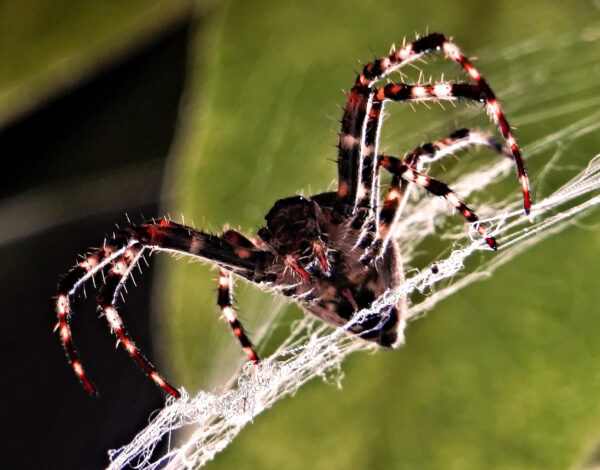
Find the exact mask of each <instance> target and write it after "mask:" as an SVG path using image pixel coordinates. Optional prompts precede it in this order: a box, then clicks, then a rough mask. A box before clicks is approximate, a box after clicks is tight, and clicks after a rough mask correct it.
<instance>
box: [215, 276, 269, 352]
mask: <svg viewBox="0 0 600 470" xmlns="http://www.w3.org/2000/svg"><path fill="white" fill-rule="evenodd" d="M231 283H232V279H231V273H229V272H227V271H225V270H223V269H221V270H219V291H218V297H217V304H218V305H219V307H220V308H221V312H223V316H224V317H225V319H226V320H227V322H228V323H229V326H231V329H232V330H233V334H234V335H235V336H236V337H237V339H238V340H239V342H240V344H241V345H242V348H243V349H244V352H245V353H246V354H247V355H248V358H249V359H250V360H251V361H252V362H254V363H255V364H258V362H259V359H258V354H256V351H255V350H254V348H253V347H252V343H250V340H249V339H248V336H247V335H246V333H245V332H244V329H243V327H242V324H241V323H240V320H239V318H238V316H237V314H236V312H235V310H234V308H233V293H232V288H231Z"/></svg>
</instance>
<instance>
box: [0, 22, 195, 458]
mask: <svg viewBox="0 0 600 470" xmlns="http://www.w3.org/2000/svg"><path fill="white" fill-rule="evenodd" d="M189 30H190V25H189V23H188V22H180V23H178V24H176V25H175V26H173V27H171V28H169V30H168V31H165V32H163V33H162V34H160V35H158V37H155V38H154V39H153V40H152V42H151V43H147V44H144V45H142V46H139V47H138V48H137V49H136V50H134V51H131V52H130V53H129V54H128V55H127V57H124V58H123V59H122V60H121V61H120V63H117V64H114V65H112V66H110V67H107V69H106V70H104V71H102V72H100V73H99V74H98V75H96V76H94V77H93V78H92V79H89V80H86V81H85V82H84V83H81V84H79V85H78V86H77V87H75V88H73V89H70V90H68V91H66V92H64V93H63V94H61V95H60V96H57V97H56V98H54V99H52V100H51V101H49V102H46V103H44V104H43V105H41V106H39V107H38V108H37V109H34V110H32V111H31V112H29V113H27V115H25V116H23V117H22V118H21V119H19V120H18V121H16V122H11V123H9V124H7V125H5V126H4V128H3V129H1V130H0V155H2V156H3V161H4V169H3V178H2V180H3V183H2V185H1V187H0V197H1V198H4V199H5V200H10V198H11V197H12V196H14V195H17V194H19V193H23V192H25V191H26V190H28V189H29V188H32V187H37V186H40V185H48V186H52V184H54V183H58V182H60V183H61V184H65V182H69V181H70V179H71V178H72V179H73V181H82V180H83V181H86V180H88V181H94V180H98V181H99V182H100V184H99V185H98V184H97V185H96V187H98V186H99V187H100V188H103V190H104V191H106V192H107V194H106V199H107V201H115V198H116V201H118V202H117V203H115V204H114V207H108V206H109V205H110V204H106V206H105V205H104V204H100V205H97V206H95V207H90V208H89V210H88V211H87V213H86V212H83V213H82V212H81V211H79V210H78V207H77V205H76V204H77V201H75V200H72V201H69V199H68V197H64V198H63V199H61V200H60V202H61V204H63V209H65V211H64V212H65V213H67V214H68V213H69V206H70V205H71V204H73V207H72V217H71V218H69V217H65V218H64V220H62V221H61V220H59V221H57V222H56V223H55V224H50V225H51V226H49V227H47V228H42V229H41V230H39V231H36V232H35V233H31V234H29V235H28V236H24V237H21V238H19V239H16V240H13V241H9V242H7V243H5V244H3V245H1V246H0V260H1V264H2V269H0V284H1V285H2V292H3V294H4V295H3V298H2V307H1V309H2V315H1V320H0V321H1V322H2V326H1V328H0V345H1V348H2V351H1V353H0V354H1V357H2V358H3V364H4V365H3V367H2V403H3V405H2V407H1V411H0V415H1V419H0V426H1V435H2V436H4V437H3V438H2V439H1V440H0V448H1V449H2V450H1V451H0V455H1V456H2V457H0V462H1V463H0V465H1V466H2V467H3V468H31V469H34V468H36V469H38V468H57V469H58V468H60V469H83V468H102V467H104V466H105V465H106V464H107V462H108V458H107V449H111V448H117V447H119V446H120V445H122V444H124V443H125V442H127V441H128V440H129V439H131V437H132V436H133V435H134V434H135V432H136V431H137V430H139V429H140V428H141V427H143V426H144V424H145V423H147V421H148V415H149V413H150V412H151V411H152V410H154V409H157V408H160V407H161V405H162V404H163V403H164V394H163V393H162V392H161V391H159V390H158V388H156V387H155V386H154V385H153V384H152V383H150V382H149V381H148V379H147V378H146V377H145V376H144V374H142V373H140V371H139V370H138V368H137V366H136V365H135V364H134V363H133V362H132V361H131V360H130V359H129V358H128V357H127V354H126V353H125V352H124V351H123V349H122V347H121V348H120V349H118V350H116V351H115V348H114V343H115V338H114V337H113V336H112V335H110V334H108V327H107V325H106V322H105V321H104V320H102V319H99V318H98V313H97V312H96V311H95V310H94V306H93V301H92V302H89V301H88V302H84V301H78V302H76V304H75V305H76V310H77V314H76V315H74V316H73V321H72V326H73V337H74V340H75V343H76V345H77V346H78V350H79V352H80V354H81V355H82V357H83V358H84V359H83V360H84V364H85V365H86V368H87V370H88V371H89V373H90V375H91V376H92V377H93V380H94V381H95V383H96V385H97V386H98V387H99V388H100V396H99V397H91V396H89V395H88V394H87V393H86V392H85V390H84V389H83V388H82V387H81V386H80V385H79V384H78V381H77V378H76V376H75V375H74V373H73V371H72V369H71V367H70V366H69V364H68V362H67V360H66V356H65V353H64V351H63V349H62V347H61V344H60V341H59V337H58V334H52V329H53V327H54V324H55V323H56V314H55V312H54V305H53V296H54V295H55V289H56V284H57V280H58V279H59V276H61V275H62V274H63V273H64V272H66V271H67V270H68V269H70V268H71V266H72V265H73V264H74V263H75V261H76V258H75V255H76V254H78V253H85V251H86V250H87V249H88V248H89V247H91V246H99V245H100V244H101V242H102V240H103V237H104V234H106V233H108V232H109V231H110V230H112V229H113V228H114V224H115V222H120V223H124V222H125V220H126V217H125V214H126V213H127V214H128V215H129V217H131V218H132V219H133V220H137V221H139V220H140V219H141V218H142V215H143V216H146V217H151V216H155V215H157V211H158V201H159V193H160V189H161V184H162V179H161V178H162V169H163V164H164V161H165V158H166V156H167V154H168V151H169V147H170V145H171V142H172V140H173V135H174V131H175V126H176V123H177V117H178V110H179V103H180V99H181V93H182V90H183V84H184V76H185V71H186V53H187V48H188V46H187V39H188V35H189ZM147 162H150V164H147ZM136 168H141V174H140V173H138V172H136ZM119 172H121V173H122V174H123V175H124V178H122V179H121V180H119V184H123V183H125V184H127V178H130V179H131V181H130V185H131V186H132V187H133V188H134V189H133V190H130V189H127V188H121V187H116V186H112V187H111V185H110V184H107V183H110V180H108V181H107V178H110V176H106V175H114V174H118V173H119ZM140 179H141V181H140ZM90 186H93V185H90ZM96 187H92V188H91V190H92V191H97V189H96ZM65 189H66V190H68V188H65ZM81 190H82V191H83V199H85V190H86V185H83V188H82V189H81ZM112 191H114V192H118V193H120V194H119V195H118V196H115V194H114V193H113V194H111V192H112ZM94 196H96V194H94ZM42 199H43V198H42ZM25 207H28V206H25ZM34 208H35V207H34ZM62 212H63V211H62V210H61V211H60V213H61V214H62ZM20 216H21V217H22V218H23V219H27V218H28V217H35V213H34V214H27V213H22V214H20ZM12 222H13V221H11V220H3V222H2V223H3V225H4V226H5V228H6V227H7V226H10V224H11V223H12ZM34 223H35V222H34ZM7 267H8V269H7ZM145 271H146V272H145V273H144V276H139V277H138V280H139V281H140V282H139V283H138V284H139V286H138V288H137V289H130V293H129V295H128V304H130V305H132V306H135V310H133V309H128V311H129V314H128V315H127V319H126V324H127V325H128V327H129V331H130V333H131V335H132V337H133V338H135V341H136V343H137V344H138V346H140V348H141V349H142V350H143V351H146V353H147V355H148V357H150V358H154V357H155V356H154V351H153V350H152V342H151V341H150V339H149V338H150V321H149V311H150V309H149V301H148V299H149V295H148V292H149V287H150V285H151V281H152V269H151V268H150V269H146V270H145ZM93 296H94V293H93V291H90V292H89V297H91V299H88V300H92V299H93Z"/></svg>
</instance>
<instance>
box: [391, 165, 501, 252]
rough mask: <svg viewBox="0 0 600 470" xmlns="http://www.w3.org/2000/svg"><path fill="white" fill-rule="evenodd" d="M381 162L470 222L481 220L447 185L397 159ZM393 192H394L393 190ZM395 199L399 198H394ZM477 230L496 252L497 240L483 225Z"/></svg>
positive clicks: (393, 172) (394, 173)
mask: <svg viewBox="0 0 600 470" xmlns="http://www.w3.org/2000/svg"><path fill="white" fill-rule="evenodd" d="M379 162H380V164H381V166H382V167H383V168H385V169H386V170H388V171H389V172H390V173H392V174H393V175H394V176H397V177H398V178H401V179H404V180H406V181H408V182H410V183H414V184H416V185H417V186H420V187H422V188H424V189H426V190H427V191H429V192H430V193H432V194H434V195H436V196H442V197H443V198H445V199H446V200H447V201H448V202H449V203H450V205H452V206H453V207H455V208H456V209H457V210H458V211H459V212H460V213H461V215H462V216H463V217H464V218H465V219H466V220H467V221H468V222H471V223H475V222H477V221H478V220H479V219H478V217H477V216H476V215H475V213H474V212H473V211H472V210H471V209H470V208H469V207H468V206H467V205H466V204H465V203H464V202H463V201H462V200H460V199H459V198H458V196H457V195H456V194H455V193H454V191H452V190H451V189H450V188H449V187H448V185H447V184H446V183H443V182H441V181H439V180H436V179H433V178H430V177H429V176H426V175H424V174H422V173H419V172H417V171H415V170H413V169H412V168H411V167H409V166H408V165H406V164H405V163H403V162H402V160H400V159H398V158H395V157H388V156H381V157H380V158H379ZM392 191H394V189H393V188H392ZM388 196H389V195H388ZM399 197H401V194H399V195H398V198H399ZM393 199H397V198H396V197H393ZM477 230H478V232H479V234H480V235H481V236H483V237H484V238H485V241H486V242H487V244H488V245H489V246H490V247H491V248H492V249H494V250H496V249H497V248H498V244H497V243H496V240H495V239H494V238H493V237H488V236H486V232H485V227H484V226H483V225H479V227H478V229H477Z"/></svg>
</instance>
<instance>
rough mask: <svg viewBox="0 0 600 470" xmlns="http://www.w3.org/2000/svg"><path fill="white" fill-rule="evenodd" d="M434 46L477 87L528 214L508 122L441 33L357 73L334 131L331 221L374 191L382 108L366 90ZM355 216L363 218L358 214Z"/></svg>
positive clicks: (525, 185) (520, 167)
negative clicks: (511, 164) (335, 157)
mask: <svg viewBox="0 0 600 470" xmlns="http://www.w3.org/2000/svg"><path fill="white" fill-rule="evenodd" d="M440 50H443V52H444V53H445V55H446V57H448V58H450V59H452V60H453V61H455V62H457V63H458V64H459V65H460V66H461V67H462V68H463V69H464V70H465V71H466V72H467V74H468V75H469V76H470V77H471V78H472V79H473V80H474V81H475V83H476V84H477V86H478V87H479V91H480V93H481V95H482V99H481V101H484V102H485V103H486V109H487V111H488V113H489V114H490V115H491V117H492V119H494V121H495V122H496V124H497V125H498V127H499V128H500V131H501V133H502V135H503V137H504V139H505V140H506V142H507V145H508V147H509V149H510V153H511V155H512V157H513V159H514V161H515V164H516V167H517V173H518V177H519V181H520V184H521V189H522V192H523V200H524V203H523V206H524V210H525V213H526V214H527V213H529V211H530V208H531V198H530V190H529V180H528V178H527V172H526V170H525V165H524V163H523V161H522V158H521V152H520V149H519V147H518V145H517V143H516V140H515V138H514V136H513V135H512V133H511V131H510V126H509V124H508V121H507V119H506V117H505V116H504V113H503V111H502V108H501V107H500V104H499V103H498V101H497V99H496V96H495V94H494V92H493V91H492V89H491V88H490V86H489V85H488V84H487V82H486V81H485V80H484V78H483V77H482V76H481V74H480V73H479V71H478V70H477V69H476V68H475V67H474V66H473V65H472V64H471V62H470V61H469V60H468V59H467V58H466V57H465V56H464V55H463V53H462V52H461V51H460V49H459V48H458V47H457V46H456V45H455V44H453V43H452V42H451V41H450V40H448V39H447V38H446V37H445V36H444V35H443V34H439V33H433V34H429V35H427V36H424V37H421V38H419V39H417V40H415V41H413V42H412V43H409V44H406V45H405V46H403V47H402V48H401V49H399V50H398V51H392V52H391V53H390V54H389V55H388V56H386V57H383V58H381V59H377V60H374V61H372V62H370V63H369V64H367V65H366V66H365V67H364V68H363V71H362V73H361V74H359V75H358V76H357V78H356V81H355V82H354V86H353V87H352V89H351V90H350V92H349V94H348V98H347V101H346V107H345V110H344V114H343V117H342V128H341V132H340V141H339V152H338V180H339V186H338V191H337V198H336V203H335V206H334V209H335V211H334V212H335V213H336V214H338V217H337V220H339V221H340V222H341V220H342V219H343V216H344V215H347V214H349V213H350V214H351V213H354V211H355V209H356V207H357V206H359V207H360V206H361V205H365V204H364V202H363V203H362V204H361V203H360V201H357V196H359V194H361V193H362V194H364V196H363V198H366V199H369V200H370V201H371V202H373V195H372V194H373V193H374V192H375V191H373V189H374V188H376V187H377V184H378V180H377V176H376V175H374V174H373V173H369V172H368V169H369V168H374V165H373V163H372V161H373V160H374V158H375V155H377V152H376V142H377V138H376V135H377V133H378V129H379V127H380V116H381V111H382V110H383V105H382V103H378V100H377V96H375V95H374V93H373V91H372V87H373V85H374V84H375V83H376V82H377V81H379V80H381V79H382V78H384V77H386V76H388V75H390V74H391V73H393V72H395V71H397V70H399V69H401V68H402V67H404V66H405V65H407V64H408V63H410V62H412V61H414V60H416V59H418V58H420V57H421V56H423V55H424V54H428V53H431V52H434V51H440ZM436 87H437V91H438V93H437V94H438V95H443V94H444V89H445V87H446V85H444V84H440V85H436ZM422 88H423V87H420V86H416V89H415V93H419V92H420V91H422ZM438 98H440V99H442V97H441V96H438ZM380 101H382V100H380ZM369 132H371V135H369ZM361 169H362V170H361ZM369 175H371V176H369ZM369 190H371V194H369ZM375 194H376V193H375ZM374 213H376V212H373V211H372V212H371V215H373V214H374ZM361 217H362V219H365V217H364V216H363V215H361Z"/></svg>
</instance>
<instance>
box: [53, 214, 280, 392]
mask: <svg viewBox="0 0 600 470" xmlns="http://www.w3.org/2000/svg"><path fill="white" fill-rule="evenodd" d="M230 237H231V236H230V235H227V234H225V235H224V237H218V236H216V235H211V234H207V233H204V232H200V231H198V230H195V229H193V228H191V227H186V226H184V225H180V224H176V223H174V222H171V221H168V220H160V221H158V222H149V223H144V224H141V225H139V226H136V225H130V226H129V227H127V228H125V229H123V230H121V231H120V232H118V233H116V234H114V235H113V237H112V238H111V239H109V240H107V241H106V242H105V244H104V246H103V247H102V248H100V249H98V250H95V251H93V252H92V253H91V254H90V255H88V256H87V257H86V258H85V259H84V260H83V261H81V262H80V263H78V264H77V265H76V266H75V267H74V268H73V269H71V270H70V271H69V272H68V273H67V274H66V275H65V276H64V277H63V278H62V280H61V281H60V282H59V285H58V293H57V296H56V313H57V315H58V323H57V325H56V329H57V330H58V331H59V335H60V338H61V341H62V344H63V346H64V348H65V351H66V353H67V357H68V359H69V362H70V363H71V366H72V367H73V370H74V371H75V374H76V375H77V377H78V378H79V380H80V381H81V383H82V385H83V386H84V387H85V388H86V390H88V392H90V393H96V387H95V386H94V384H93V383H92V381H91V380H90V379H89V378H88V376H87V374H86V372H85V370H84V368H83V366H82V364H81V360H80V359H79V355H78V353H77V350H76V348H75V345H74V343H73V339H72V334H71V328H70V315H71V305H70V298H71V297H72V296H73V295H75V294H76V293H77V292H78V291H79V289H80V288H81V287H83V285H84V284H85V283H86V282H87V281H89V280H90V279H91V278H92V277H93V276H94V275H96V274H98V273H103V272H104V270H105V269H106V268H107V267H108V266H109V265H110V264H111V263H113V267H112V268H111V269H110V270H109V272H108V275H107V282H108V284H107V286H109V287H106V286H105V287H104V288H103V290H102V292H101V293H100V296H101V298H102V299H101V304H102V306H103V307H105V308H104V309H103V313H104V315H105V316H106V317H107V319H108V320H109V322H110V321H111V319H112V320H113V321H115V324H114V325H112V323H111V325H112V326H113V329H115V331H116V333H117V334H118V335H119V337H120V339H121V342H123V343H124V344H125V346H126V348H127V350H128V351H129V353H130V354H131V355H132V356H133V357H134V359H136V361H137V362H138V364H140V366H142V368H143V369H144V370H145V371H146V372H147V373H148V374H149V375H150V376H151V378H152V379H153V380H154V381H155V382H156V383H157V384H159V385H160V386H162V387H163V388H164V389H165V390H167V391H168V392H169V393H171V394H172V395H175V394H176V393H178V392H177V391H176V390H175V389H172V387H171V386H170V385H168V384H167V383H166V382H165V383H164V385H163V384H162V383H161V380H162V379H161V377H160V376H159V375H158V374H156V373H155V372H154V370H153V369H152V368H151V366H149V363H148V362H147V361H146V360H145V359H144V358H143V357H142V356H140V355H139V353H138V354H137V355H136V354H135V353H134V352H132V350H131V349H130V347H129V346H128V344H130V345H131V346H133V343H132V342H131V340H130V339H129V338H128V337H127V336H126V335H125V333H124V332H123V331H122V330H121V333H122V335H123V336H122V335H121V334H120V333H119V329H116V328H114V326H115V325H117V324H120V318H119V316H118V314H117V313H116V309H114V307H113V306H112V303H113V302H114V297H115V296H116V294H117V293H118V291H119V290H120V289H121V287H122V285H123V282H124V280H125V279H126V276H125V279H122V276H121V277H119V276H118V275H117V274H118V273H117V272H116V271H115V269H117V271H118V270H122V269H123V267H124V266H123V265H122V262H125V264H126V266H125V267H124V269H125V270H127V269H128V268H127V266H129V263H130V262H131V261H130V262H127V259H128V258H132V256H133V257H135V256H136V255H135V254H137V253H138V250H139V252H141V251H143V250H144V249H146V248H147V249H151V250H156V251H166V252H169V253H176V254H183V255H188V256H191V257H193V258H198V259H200V260H204V261H209V262H212V263H214V264H216V265H218V266H219V267H220V268H222V269H225V270H227V271H229V272H232V273H233V274H236V275H238V276H241V277H244V278H246V279H248V280H249V281H251V282H255V283H261V282H270V281H271V280H272V279H271V277H270V274H269V273H265V272H264V271H265V266H266V264H267V263H268V262H270V261H271V260H272V256H273V255H272V254H271V253H270V252H268V251H262V250H261V249H259V248H256V247H255V248H250V247H246V246H245V244H244V243H241V244H234V243H232V242H230V241H228V238H230ZM246 240H247V239H246ZM248 243H250V242H249V241H248ZM128 250H130V251H129V252H128ZM133 253H135V254H133ZM121 257H123V259H122V260H119V261H117V260H118V259H119V258H121ZM133 264H134V265H135V263H133ZM115 266H120V267H119V268H115ZM129 272H130V271H127V275H128V274H129ZM107 309H108V312H109V313H107ZM110 309H112V310H110ZM114 314H116V316H115V315H114ZM133 347H134V346H133ZM134 351H136V352H137V350H136V349H134ZM146 365H148V367H146ZM153 374H155V375H153ZM169 387H170V388H171V389H172V390H170V389H169Z"/></svg>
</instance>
